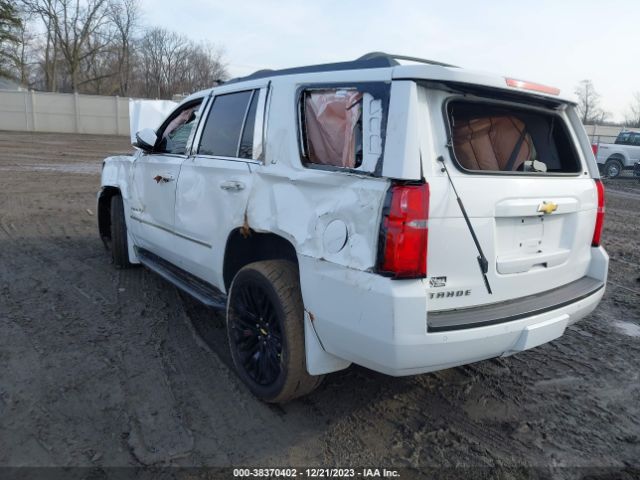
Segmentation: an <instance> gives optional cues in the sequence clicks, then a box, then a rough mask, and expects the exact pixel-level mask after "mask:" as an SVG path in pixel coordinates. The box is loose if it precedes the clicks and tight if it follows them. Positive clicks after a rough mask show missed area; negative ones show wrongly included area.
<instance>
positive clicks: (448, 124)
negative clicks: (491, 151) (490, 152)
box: [442, 92, 588, 177]
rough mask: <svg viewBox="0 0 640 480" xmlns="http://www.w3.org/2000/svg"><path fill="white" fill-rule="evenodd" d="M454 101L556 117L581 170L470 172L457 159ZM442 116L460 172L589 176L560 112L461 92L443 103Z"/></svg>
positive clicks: (448, 147) (501, 174)
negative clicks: (452, 108) (452, 111)
mask: <svg viewBox="0 0 640 480" xmlns="http://www.w3.org/2000/svg"><path fill="white" fill-rule="evenodd" d="M454 101H455V102H467V103H475V104H478V103H485V104H487V105H492V106H504V107H514V108H518V109H521V110H530V111H532V112H538V113H544V114H546V115H554V116H556V117H557V118H558V120H559V121H560V124H561V125H562V128H563V129H564V130H565V134H566V135H567V137H568V138H569V139H570V140H571V148H572V149H573V150H574V154H575V156H576V159H577V160H578V162H579V164H580V170H579V171H577V172H517V171H516V172H513V171H509V172H507V171H498V170H469V169H468V168H465V167H463V166H462V164H461V163H460V161H459V160H458V159H457V157H456V154H455V152H454V149H453V129H452V126H451V120H450V118H449V113H448V111H449V104H450V103H451V102H454ZM442 115H443V117H444V124H445V129H446V131H447V149H448V150H449V156H450V158H451V160H452V163H453V164H454V165H455V167H456V168H457V169H458V170H459V171H461V172H463V173H465V174H469V175H482V176H504V177H580V176H582V175H587V174H588V172H587V171H586V170H585V168H584V165H583V162H582V158H581V156H580V155H579V154H578V151H577V150H576V146H575V144H574V142H573V139H572V137H571V135H570V131H569V129H568V126H567V123H566V122H565V120H564V118H562V116H561V115H559V114H558V112H550V111H549V110H548V109H545V108H540V107H535V106H530V105H527V104H521V103H515V102H511V101H505V100H500V99H493V98H486V97H477V96H475V95H474V96H473V97H471V98H470V97H468V96H467V95H465V94H464V93H463V92H460V93H458V94H454V95H450V96H449V97H447V98H446V99H445V100H444V102H443V103H442Z"/></svg>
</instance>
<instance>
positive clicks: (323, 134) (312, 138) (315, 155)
mask: <svg viewBox="0 0 640 480" xmlns="http://www.w3.org/2000/svg"><path fill="white" fill-rule="evenodd" d="M379 97H380V95H377V96H374V95H373V94H372V93H369V92H368V91H367V90H366V89H359V88H355V87H354V88H348V87H336V88H317V89H308V90H305V91H303V94H302V97H301V105H300V122H301V127H302V128H301V137H302V139H301V140H302V150H303V156H304V160H305V163H306V164H307V165H318V166H325V167H337V168H345V169H350V170H362V171H367V172H373V171H374V170H375V168H376V165H377V163H378V160H379V159H380V156H381V154H382V120H383V118H382V113H383V107H382V99H381V98H379Z"/></svg>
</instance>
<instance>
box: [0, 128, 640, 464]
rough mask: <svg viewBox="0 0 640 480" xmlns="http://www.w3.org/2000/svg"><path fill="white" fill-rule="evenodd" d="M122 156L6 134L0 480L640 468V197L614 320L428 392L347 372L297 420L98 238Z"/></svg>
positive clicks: (621, 201)
mask: <svg viewBox="0 0 640 480" xmlns="http://www.w3.org/2000/svg"><path fill="white" fill-rule="evenodd" d="M127 141H128V139H127V138H123V137H104V136H100V137H97V136H87V135H85V136H74V135H60V134H37V135H34V134H28V133H19V134H18V133H8V132H0V466H22V465H31V466H49V465H58V466H78V465H81V466H131V465H134V466H140V465H179V466H185V465H189V466H202V465H205V466H229V465H234V466H238V465H243V466H249V465H251V466H292V465H294V466H307V465H316V466H325V467H327V466H349V465H351V466H355V465H358V466H395V467H425V466H459V465H465V466H503V467H506V468H517V467H519V466H550V465H551V466H616V467H622V468H624V467H625V466H627V467H630V466H632V467H635V468H638V467H640V308H639V307H638V302H639V301H640V282H638V281H637V279H638V277H640V222H639V220H640V213H639V211H640V184H638V182H637V181H633V180H619V181H617V182H616V181H614V180H610V181H607V183H606V187H607V192H608V196H607V202H608V204H607V217H606V223H605V229H606V230H605V235H604V245H605V247H606V248H607V250H608V252H609V254H610V255H611V268H610V282H609V284H608V287H607V291H606V294H605V298H604V301H603V302H602V303H601V305H600V306H599V307H598V309H597V310H596V311H595V312H594V313H593V314H592V315H590V316H589V317H588V318H587V319H585V320H583V321H582V322H580V323H578V324H576V325H575V326H572V327H570V328H569V330H568V331H567V332H566V334H565V336H563V337H562V338H561V339H559V340H557V341H554V342H552V343H550V344H547V345H545V346H542V347H540V348H537V349H534V350H531V351H527V352H524V353H521V354H519V355H516V356H513V357H509V358H498V359H495V360H490V361H484V362H480V363H476V364H473V365H469V366H465V367H461V368H455V369H450V370H446V371H442V372H438V373H434V374H427V375H420V376H415V377H409V378H391V377H386V376H384V375H380V374H377V373H374V372H371V371H368V370H366V369H363V368H359V367H352V368H350V369H348V370H346V371H343V372H339V373H336V374H333V375H330V376H329V377H328V378H327V379H326V381H325V382H324V384H323V385H322V386H321V387H320V388H319V390H318V391H316V392H315V393H314V394H312V395H311V396H309V397H308V398H305V399H302V400H298V401H295V402H292V403H290V404H287V405H285V406H284V407H274V406H269V405H265V404H263V403H261V402H259V401H257V400H255V399H254V398H253V397H252V396H251V395H250V394H249V392H248V391H247V390H246V389H245V388H244V386H243V385H242V383H241V382H240V381H239V379H238V378H236V375H235V374H234V372H233V370H232V369H231V368H230V357H229V354H228V352H227V347H226V343H225V331H224V327H223V320H222V317H221V316H220V315H219V314H217V313H216V312H213V311H209V310H207V309H205V308H203V307H202V306H200V305H198V304H196V303H194V302H193V301H191V300H190V299H189V298H186V297H184V296H183V295H181V294H180V293H179V292H178V291H177V290H176V289H175V288H174V287H172V286H171V285H169V284H168V283H166V282H164V281H163V280H161V279H160V278H159V277H158V276H156V275H154V274H152V273H150V272H148V271H146V270H145V269H143V268H136V269H132V270H125V271H118V270H115V269H114V268H113V267H112V266H111V265H110V262H109V256H108V255H107V253H106V252H105V250H104V247H103V245H102V243H101V241H100V240H99V238H98V235H97V231H96V230H97V228H96V217H95V195H96V191H97V189H98V185H99V175H98V172H99V169H100V161H101V160H102V158H104V157H105V156H107V155H109V154H113V153H116V152H126V151H128V150H129V147H128V143H127Z"/></svg>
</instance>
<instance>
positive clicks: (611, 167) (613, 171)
mask: <svg viewBox="0 0 640 480" xmlns="http://www.w3.org/2000/svg"><path fill="white" fill-rule="evenodd" d="M623 167H624V165H622V162H621V161H620V160H618V159H616V158H612V159H609V160H607V163H605V164H604V174H605V175H606V176H607V177H609V178H616V177H617V176H619V175H620V174H621V173H622V169H623Z"/></svg>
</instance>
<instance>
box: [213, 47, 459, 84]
mask: <svg viewBox="0 0 640 480" xmlns="http://www.w3.org/2000/svg"><path fill="white" fill-rule="evenodd" d="M398 60H409V61H412V62H419V63H426V64H429V65H438V66H441V67H453V65H448V64H446V63H441V62H434V61H432V60H425V59H424V58H416V57H407V56H404V55H390V54H387V53H384V52H371V53H367V54H366V55H363V56H361V57H360V58H357V59H355V60H352V61H348V62H336V63H323V64H320V65H308V66H305V67H293V68H285V69H282V70H268V69H264V70H258V71H256V72H253V73H252V74H250V75H247V76H246V77H238V78H232V79H231V80H229V81H228V82H225V84H227V85H228V84H230V83H238V82H245V81H248V80H257V79H260V78H266V77H276V76H281V75H293V74H296V73H312V72H331V71H338V70H360V69H366V68H388V67H396V66H398V65H400V63H399V62H398Z"/></svg>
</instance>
